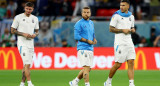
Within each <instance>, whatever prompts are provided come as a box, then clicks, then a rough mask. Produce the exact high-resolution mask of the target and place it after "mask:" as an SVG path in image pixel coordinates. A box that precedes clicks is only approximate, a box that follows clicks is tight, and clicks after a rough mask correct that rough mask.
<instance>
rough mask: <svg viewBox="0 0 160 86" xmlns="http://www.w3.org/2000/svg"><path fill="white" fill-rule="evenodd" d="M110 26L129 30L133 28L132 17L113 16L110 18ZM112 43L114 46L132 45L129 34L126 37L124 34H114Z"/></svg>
mask: <svg viewBox="0 0 160 86" xmlns="http://www.w3.org/2000/svg"><path fill="white" fill-rule="evenodd" d="M110 26H113V27H115V28H117V29H131V28H132V27H134V16H133V15H131V16H130V17H122V16H120V15H118V14H115V15H114V16H113V17H112V20H111V22H110ZM114 43H115V44H116V45H121V44H124V45H128V44H129V45H133V42H132V38H131V34H127V35H126V34H124V33H116V34H115V40H114Z"/></svg>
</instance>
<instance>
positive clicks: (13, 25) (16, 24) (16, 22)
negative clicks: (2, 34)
mask: <svg viewBox="0 0 160 86" xmlns="http://www.w3.org/2000/svg"><path fill="white" fill-rule="evenodd" d="M18 25H19V21H18V16H16V17H15V18H14V20H13V23H12V25H11V27H12V28H15V29H17V28H18Z"/></svg>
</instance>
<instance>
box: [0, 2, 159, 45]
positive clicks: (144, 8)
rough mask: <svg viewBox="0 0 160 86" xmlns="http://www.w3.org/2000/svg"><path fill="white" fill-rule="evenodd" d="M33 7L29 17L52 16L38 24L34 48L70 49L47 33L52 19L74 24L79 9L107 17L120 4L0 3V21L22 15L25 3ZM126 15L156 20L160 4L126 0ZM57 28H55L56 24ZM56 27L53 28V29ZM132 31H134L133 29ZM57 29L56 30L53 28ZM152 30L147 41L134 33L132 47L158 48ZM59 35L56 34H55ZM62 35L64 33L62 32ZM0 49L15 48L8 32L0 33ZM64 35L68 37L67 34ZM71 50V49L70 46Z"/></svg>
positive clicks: (54, 36) (13, 40)
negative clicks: (33, 5) (129, 13)
mask: <svg viewBox="0 0 160 86" xmlns="http://www.w3.org/2000/svg"><path fill="white" fill-rule="evenodd" d="M28 1H29V2H32V3H34V4H35V7H34V12H33V14H34V15H36V16H54V17H52V18H50V17H49V18H48V19H50V20H47V21H46V20H43V21H41V22H40V24H39V26H40V34H39V36H38V37H37V38H35V46H43V47H54V46H57V45H58V44H59V43H60V46H61V47H72V46H71V45H70V44H68V42H67V41H68V40H67V39H66V38H65V37H64V38H62V39H61V40H57V39H56V35H53V30H51V29H50V28H51V23H52V22H51V21H52V20H55V19H56V17H62V16H63V17H65V19H63V21H71V20H74V19H75V18H76V17H77V16H80V15H81V13H80V11H81V9H82V8H83V7H85V6H89V7H90V8H91V11H92V16H94V17H104V19H106V18H105V17H111V16H112V14H113V13H114V12H115V11H116V10H118V9H119V6H120V4H119V2H120V0H0V21H3V20H5V19H13V18H14V17H15V15H17V14H20V13H23V12H24V8H23V7H24V5H25V2H28ZM130 2H131V6H130V11H131V12H132V13H133V14H134V15H135V18H136V20H158V19H159V16H160V0H130ZM56 25H59V24H56ZM55 27H57V26H55ZM135 28H136V27H135ZM0 29H1V27H0ZM55 29H57V28H55ZM155 29H156V28H155V27H154V26H151V28H150V38H148V39H146V38H145V37H143V36H142V37H141V36H140V35H139V34H138V33H133V34H132V39H133V42H134V45H135V46H136V47H160V36H157V35H156V34H155V32H156V30H155ZM55 31H56V32H57V33H59V30H58V29H57V30H55ZM64 31H65V34H66V33H67V30H64ZM0 33H3V34H0V45H1V46H2V47H15V46H16V40H17V39H16V38H17V37H16V36H15V35H12V34H10V28H5V29H3V30H2V29H1V30H0ZM67 34H70V33H69V32H68V33H67ZM73 47H74V46H73Z"/></svg>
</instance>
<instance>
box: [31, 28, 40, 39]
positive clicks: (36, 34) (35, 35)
mask: <svg viewBox="0 0 160 86" xmlns="http://www.w3.org/2000/svg"><path fill="white" fill-rule="evenodd" d="M38 35H39V30H38V29H35V33H34V34H33V35H32V36H31V38H33V39H34V38H35V37H37V36H38Z"/></svg>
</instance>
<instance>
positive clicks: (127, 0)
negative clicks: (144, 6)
mask: <svg viewBox="0 0 160 86" xmlns="http://www.w3.org/2000/svg"><path fill="white" fill-rule="evenodd" d="M121 2H126V3H128V4H130V1H129V0H121Z"/></svg>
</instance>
